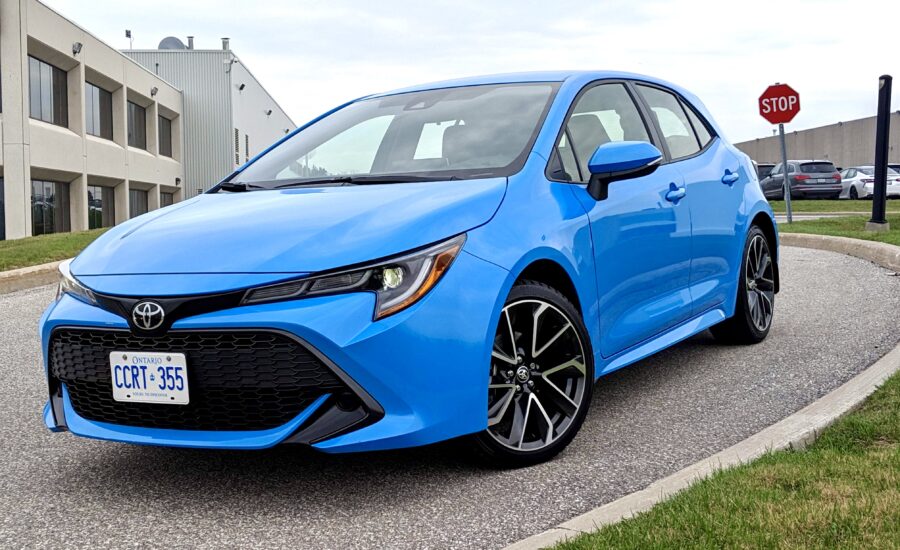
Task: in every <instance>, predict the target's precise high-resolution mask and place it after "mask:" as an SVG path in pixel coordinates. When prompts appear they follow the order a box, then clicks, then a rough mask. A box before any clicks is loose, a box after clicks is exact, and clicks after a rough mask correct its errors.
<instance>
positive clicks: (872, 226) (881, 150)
mask: <svg viewBox="0 0 900 550" xmlns="http://www.w3.org/2000/svg"><path fill="white" fill-rule="evenodd" d="M892 81H893V79H892V78H891V75H887V74H886V75H883V76H882V77H881V78H879V79H878V118H877V119H876V124H875V196H874V197H873V198H872V219H871V220H869V223H867V224H866V229H867V230H869V231H887V230H889V229H890V227H891V226H890V225H889V224H888V221H887V218H886V217H885V210H886V206H887V205H886V202H887V163H888V148H889V143H888V134H889V133H890V131H891V82H892Z"/></svg>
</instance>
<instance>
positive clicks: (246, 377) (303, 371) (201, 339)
mask: <svg viewBox="0 0 900 550" xmlns="http://www.w3.org/2000/svg"><path fill="white" fill-rule="evenodd" d="M112 351H161V352H172V353H184V354H185V356H186V358H187V371H188V387H189V391H190V403H189V404H187V405H166V404H156V403H122V402H118V401H115V400H114V399H113V397H112V373H111V371H110V365H109V354H110V352H112ZM50 374H51V375H52V376H54V377H55V378H56V379H58V380H59V381H60V382H62V383H63V384H65V386H66V389H67V390H68V393H69V397H70V399H71V400H72V406H73V407H74V408H75V411H76V412H77V413H78V414H79V415H81V416H83V417H84V418H87V419H89V420H96V421H101V422H109V423H112V424H121V425H128V426H140V427H148V428H177V429H188V430H264V429H268V428H275V427H277V426H280V425H282V424H284V423H286V422H288V421H289V420H291V419H292V418H294V417H296V416H297V415H298V414H300V412H301V411H302V410H303V409H305V408H306V407H307V406H309V405H310V404H311V403H312V402H313V401H314V400H315V399H316V398H318V397H319V396H321V395H322V394H324V393H336V392H340V391H349V390H348V388H347V386H346V385H345V384H344V383H343V382H342V381H341V380H340V379H339V378H338V377H337V375H335V374H334V372H333V371H332V370H331V369H330V368H328V366H326V365H325V364H324V363H323V362H322V361H321V360H320V359H319V358H318V357H316V356H315V355H314V354H313V353H312V352H310V351H309V350H308V349H307V348H306V347H304V346H303V345H302V344H300V343H298V342H296V341H295V340H293V339H291V338H289V337H287V336H284V335H282V334H278V333H273V332H265V331H220V332H212V331H208V332H207V331H194V332H188V331H184V332H182V331H171V332H169V333H168V334H165V335H162V336H157V337H146V338H145V337H136V336H134V335H132V334H131V333H130V332H127V331H118V330H89V329H60V330H57V331H56V332H54V333H53V335H52V337H51V340H50Z"/></svg>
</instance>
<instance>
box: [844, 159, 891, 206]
mask: <svg viewBox="0 0 900 550" xmlns="http://www.w3.org/2000/svg"><path fill="white" fill-rule="evenodd" d="M887 176H888V178H887V179H888V181H887V183H888V186H887V196H888V198H900V173H898V172H897V171H895V170H894V169H892V168H888V174H887ZM841 185H842V189H841V196H840V198H842V199H870V198H872V195H873V194H874V193H875V167H874V166H854V167H852V168H845V169H844V171H843V172H841Z"/></svg>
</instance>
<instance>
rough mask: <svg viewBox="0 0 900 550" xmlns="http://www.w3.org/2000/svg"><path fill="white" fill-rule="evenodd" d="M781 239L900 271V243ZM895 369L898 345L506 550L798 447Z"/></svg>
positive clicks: (545, 541)
mask: <svg viewBox="0 0 900 550" xmlns="http://www.w3.org/2000/svg"><path fill="white" fill-rule="evenodd" d="M781 244H783V245H785V246H797V247H802V248H815V249H820V250H829V251H832V252H840V253H844V254H849V255H851V256H855V257H857V258H862V259H865V260H869V261H872V262H874V263H876V264H878V265H881V266H882V267H885V268H887V269H891V270H894V271H898V272H900V247H897V246H893V245H889V244H884V243H877V242H873V241H862V240H859V239H849V238H845V237H828V236H824V235H806V234H800V233H782V234H781ZM898 371H900V344H898V345H897V346H896V347H894V349H893V350H891V351H890V352H888V354H887V355H885V356H884V357H882V358H881V359H879V360H878V361H876V362H875V363H874V364H873V365H872V366H870V367H869V368H867V369H866V370H864V371H863V372H861V373H859V374H857V375H856V376H855V377H853V378H852V379H850V380H849V381H847V382H846V383H844V384H843V385H842V386H840V387H839V388H837V389H835V390H833V391H832V392H831V393H829V394H827V395H825V396H824V397H822V398H820V399H818V400H816V401H814V402H813V403H810V404H809V405H807V406H806V407H804V408H803V409H801V410H799V411H797V412H796V413H794V414H792V415H790V416H788V417H787V418H785V419H783V420H781V421H779V422H777V423H776V424H773V425H772V426H769V427H768V428H766V429H764V430H762V431H761V432H759V433H757V434H755V435H752V436H750V437H748V438H747V439H745V440H743V441H741V442H739V443H737V444H735V445H732V446H731V447H729V448H727V449H725V450H724V451H720V452H718V453H716V454H714V455H713V456H711V457H709V458H706V459H703V460H701V461H699V462H696V463H694V464H692V465H690V466H688V467H686V468H684V469H682V470H680V471H678V472H675V473H674V474H672V475H670V476H668V477H666V478H663V479H661V480H659V481H655V482H653V483H651V484H650V485H649V486H648V487H647V488H646V489H642V490H640V491H637V492H634V493H631V494H630V495H626V496H624V497H622V498H620V499H618V500H615V501H613V502H610V503H608V504H605V505H603V506H600V507H598V508H594V509H593V510H590V511H589V512H586V513H584V514H581V515H580V516H577V517H575V518H572V519H570V520H569V521H566V522H564V523H561V524H559V525H557V526H556V527H553V528H551V529H548V530H546V531H544V532H543V533H538V534H537V535H533V536H531V537H528V538H526V539H524V540H521V541H519V542H516V543H514V544H511V545H509V546H507V547H506V549H505V550H535V549H538V548H546V547H549V546H553V545H554V544H557V543H560V542H563V541H565V540H567V539H570V538H574V537H576V536H578V535H580V534H582V533H590V532H593V531H596V530H597V529H599V528H600V527H602V526H604V525H610V524H613V523H617V522H619V521H621V520H623V519H627V518H630V517H632V516H634V515H635V514H638V513H640V512H644V511H647V510H649V509H650V508H652V507H653V506H655V505H656V504H657V503H659V502H662V501H663V500H666V499H668V498H669V497H671V496H673V495H675V494H676V493H678V492H680V491H682V490H683V489H686V488H687V487H689V486H690V485H692V484H693V483H694V482H696V481H699V480H701V479H703V478H705V477H708V476H709V475H711V474H712V473H714V472H715V471H717V470H722V469H725V468H730V467H733V466H737V465H740V464H743V463H746V462H749V461H751V460H753V459H755V458H758V457H760V456H762V455H763V454H765V453H767V452H770V451H777V450H782V449H787V448H794V449H802V448H804V447H806V446H807V445H809V444H810V443H812V442H813V441H815V440H816V438H817V437H818V435H819V434H820V433H821V432H822V430H824V429H825V428H827V427H828V426H830V425H831V424H833V423H834V422H835V421H836V420H838V419H839V418H841V417H842V416H844V415H846V414H847V413H849V412H851V411H852V410H854V409H856V408H857V407H859V406H860V405H861V404H862V402H863V401H865V399H866V398H867V397H869V395H871V394H872V392H874V391H875V390H876V389H877V388H878V387H879V386H880V385H881V384H883V383H884V381H885V380H887V379H888V378H889V377H890V376H891V375H892V374H894V373H896V372H898Z"/></svg>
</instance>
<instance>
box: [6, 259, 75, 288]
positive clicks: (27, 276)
mask: <svg viewBox="0 0 900 550" xmlns="http://www.w3.org/2000/svg"><path fill="white" fill-rule="evenodd" d="M63 261H65V260H63ZM63 261H59V262H50V263H49V264H41V265H33V266H31V267H23V268H21V269H12V270H10V271H0V294H6V293H8V292H14V291H16V290H24V289H26V288H35V287H38V286H44V285H49V284H52V283H55V282H56V281H58V280H59V276H58V275H57V274H58V273H59V264H61V263H62V262H63Z"/></svg>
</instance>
